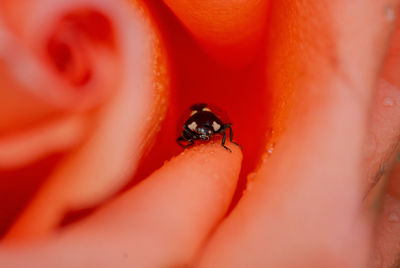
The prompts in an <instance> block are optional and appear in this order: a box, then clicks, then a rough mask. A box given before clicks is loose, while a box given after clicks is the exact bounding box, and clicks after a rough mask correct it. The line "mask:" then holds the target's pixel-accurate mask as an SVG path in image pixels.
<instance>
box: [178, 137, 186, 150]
mask: <svg viewBox="0 0 400 268" xmlns="http://www.w3.org/2000/svg"><path fill="white" fill-rule="evenodd" d="M182 141H186V140H185V138H183V137H179V138H177V139H176V142H177V143H178V144H179V146H181V147H182V148H185V144H183V143H182Z"/></svg>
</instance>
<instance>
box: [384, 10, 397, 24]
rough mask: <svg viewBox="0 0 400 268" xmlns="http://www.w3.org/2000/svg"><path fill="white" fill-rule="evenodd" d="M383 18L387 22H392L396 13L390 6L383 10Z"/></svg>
mask: <svg viewBox="0 0 400 268" xmlns="http://www.w3.org/2000/svg"><path fill="white" fill-rule="evenodd" d="M385 17H386V21H387V22H392V21H394V20H395V19H396V13H395V11H394V9H393V7H392V6H388V7H386V8H385Z"/></svg>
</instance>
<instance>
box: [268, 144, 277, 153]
mask: <svg viewBox="0 0 400 268" xmlns="http://www.w3.org/2000/svg"><path fill="white" fill-rule="evenodd" d="M274 149H275V143H272V144H271V145H270V146H269V147H268V149H267V153H268V156H270V155H271V154H272V153H273V152H274Z"/></svg>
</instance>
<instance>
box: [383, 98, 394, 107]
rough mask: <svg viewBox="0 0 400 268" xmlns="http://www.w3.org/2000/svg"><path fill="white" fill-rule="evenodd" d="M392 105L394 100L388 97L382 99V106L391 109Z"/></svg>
mask: <svg viewBox="0 0 400 268" xmlns="http://www.w3.org/2000/svg"><path fill="white" fill-rule="evenodd" d="M393 105H394V100H393V99H392V98H390V97H386V98H384V99H383V106H386V107H392V106H393Z"/></svg>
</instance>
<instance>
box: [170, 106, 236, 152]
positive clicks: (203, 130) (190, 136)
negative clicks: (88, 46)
mask: <svg viewBox="0 0 400 268" xmlns="http://www.w3.org/2000/svg"><path fill="white" fill-rule="evenodd" d="M190 110H191V113H190V117H189V118H188V119H187V120H186V121H185V123H184V125H183V130H182V134H181V136H180V137H179V138H177V139H176V141H177V143H178V144H179V145H180V146H182V147H183V149H186V148H187V147H189V146H192V145H194V141H195V140H203V141H208V140H210V138H211V137H212V136H214V135H215V134H220V135H223V137H222V143H221V145H222V146H223V147H224V148H225V149H227V150H228V151H229V152H232V151H231V149H229V148H228V147H226V146H225V141H226V130H227V129H229V140H230V141H231V142H232V143H234V144H236V145H238V146H239V144H237V143H235V142H234V141H233V140H232V139H233V132H232V127H231V125H232V124H231V123H223V122H222V120H221V119H220V118H219V117H218V116H217V115H215V114H214V112H213V111H212V110H211V109H210V108H209V107H208V105H207V104H205V103H199V104H194V105H192V106H191V107H190Z"/></svg>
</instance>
